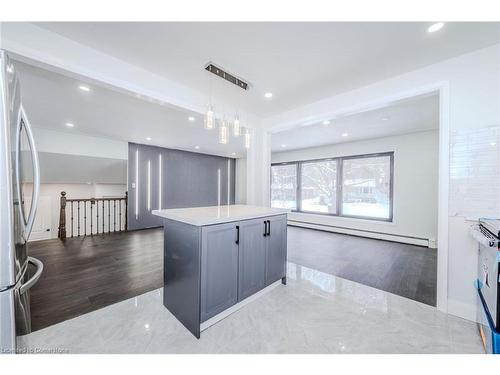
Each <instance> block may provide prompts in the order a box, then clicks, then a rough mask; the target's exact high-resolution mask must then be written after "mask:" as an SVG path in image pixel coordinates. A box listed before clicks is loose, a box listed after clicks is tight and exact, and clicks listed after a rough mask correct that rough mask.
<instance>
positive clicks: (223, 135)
mask: <svg viewBox="0 0 500 375" xmlns="http://www.w3.org/2000/svg"><path fill="white" fill-rule="evenodd" d="M227 133H228V128H227V123H226V121H225V120H222V122H221V124H220V126H219V143H221V144H223V145H225V144H226V143H227Z"/></svg>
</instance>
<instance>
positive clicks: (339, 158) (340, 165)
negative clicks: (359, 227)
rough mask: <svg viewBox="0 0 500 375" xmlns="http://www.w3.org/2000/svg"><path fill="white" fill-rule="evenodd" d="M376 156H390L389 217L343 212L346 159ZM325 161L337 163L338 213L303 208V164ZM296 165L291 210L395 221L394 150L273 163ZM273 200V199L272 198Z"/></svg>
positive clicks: (276, 164)
mask: <svg viewBox="0 0 500 375" xmlns="http://www.w3.org/2000/svg"><path fill="white" fill-rule="evenodd" d="M374 157H389V164H390V165H389V169H390V172H389V173H390V181H389V217H388V218H380V217H372V216H360V215H346V214H343V213H342V200H343V168H344V160H352V159H367V158H374ZM323 161H336V163H337V181H336V184H337V191H336V194H337V207H336V213H329V212H315V211H304V210H302V199H301V196H302V195H301V193H302V192H301V186H302V164H309V163H315V162H323ZM290 164H293V165H295V173H296V177H297V187H296V191H295V206H296V207H297V208H296V209H295V210H291V211H292V212H298V213H304V214H313V215H325V216H337V217H345V218H350V219H361V220H372V221H384V222H393V220H394V151H387V152H377V153H371V154H359V155H348V156H336V157H328V158H319V159H308V160H295V161H287V162H282V163H271V168H272V167H274V166H280V165H290ZM269 175H270V178H271V181H270V182H271V183H270V184H269V185H270V187H271V185H272V170H270V171H269ZM271 190H272V189H271V188H270V189H269V198H270V199H271V197H272V191H271ZM270 201H271V200H270Z"/></svg>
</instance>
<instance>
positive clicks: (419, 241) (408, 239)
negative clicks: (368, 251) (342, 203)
mask: <svg viewBox="0 0 500 375" xmlns="http://www.w3.org/2000/svg"><path fill="white" fill-rule="evenodd" d="M288 225H290V226H293V227H302V228H310V229H318V230H323V231H326V232H334V233H342V234H349V235H352V236H357V237H368V238H374V239H378V240H385V241H392V242H399V243H405V244H410V245H417V246H425V247H430V246H429V243H430V241H429V239H428V238H421V237H412V236H402V235H397V234H392V233H385V232H377V231H371V230H364V229H363V230H362V229H356V228H349V227H342V226H337V225H328V224H316V223H311V222H306V221H300V220H290V219H288Z"/></svg>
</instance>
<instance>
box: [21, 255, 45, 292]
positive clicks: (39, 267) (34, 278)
mask: <svg viewBox="0 0 500 375" xmlns="http://www.w3.org/2000/svg"><path fill="white" fill-rule="evenodd" d="M28 262H29V263H31V264H33V265H34V266H35V267H36V272H35V274H34V275H33V276H31V277H30V278H29V280H28V281H26V282H25V283H24V284H23V285H21V287H20V288H19V294H24V293H26V292H27V291H28V290H30V289H31V287H32V286H33V285H35V284H36V282H37V281H38V279H39V278H40V276H41V275H42V272H43V263H42V262H41V261H40V260H38V259H36V258H33V257H28Z"/></svg>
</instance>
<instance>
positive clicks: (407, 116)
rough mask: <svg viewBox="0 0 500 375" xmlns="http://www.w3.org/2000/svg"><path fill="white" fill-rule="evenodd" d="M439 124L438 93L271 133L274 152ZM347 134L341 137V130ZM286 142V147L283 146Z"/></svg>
mask: <svg viewBox="0 0 500 375" xmlns="http://www.w3.org/2000/svg"><path fill="white" fill-rule="evenodd" d="M438 128H439V95H438V94H437V93H436V94H433V95H426V96H419V97H414V98H411V99H407V100H403V101H399V102H396V103H393V104H392V105H390V106H387V107H385V108H380V109H376V110H372V111H366V112H362V113H357V114H354V115H350V116H345V117H341V118H337V119H332V120H331V121H330V124H328V125H324V124H322V123H320V124H315V125H310V126H304V127H300V128H295V129H293V130H288V131H283V132H278V133H274V134H273V135H272V144H271V149H272V151H274V152H279V151H287V150H293V149H299V148H306V147H314V146H322V145H328V144H334V143H341V142H353V141H361V140H364V139H373V138H381V137H388V136H393V135H400V134H408V133H415V132H419V131H425V130H432V129H438ZM345 133H347V134H348V135H347V136H345V137H343V136H342V134H345ZM283 146H286V147H283Z"/></svg>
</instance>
